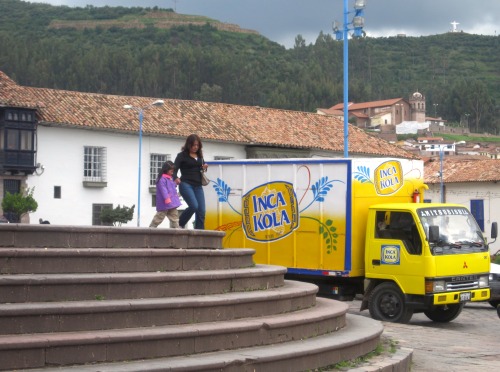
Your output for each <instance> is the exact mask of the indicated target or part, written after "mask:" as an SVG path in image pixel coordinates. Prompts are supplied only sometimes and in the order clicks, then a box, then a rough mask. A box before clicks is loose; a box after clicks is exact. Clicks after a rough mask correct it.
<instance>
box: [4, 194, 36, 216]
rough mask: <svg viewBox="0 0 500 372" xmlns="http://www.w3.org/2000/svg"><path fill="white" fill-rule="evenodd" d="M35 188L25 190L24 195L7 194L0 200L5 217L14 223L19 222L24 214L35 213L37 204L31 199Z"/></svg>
mask: <svg viewBox="0 0 500 372" xmlns="http://www.w3.org/2000/svg"><path fill="white" fill-rule="evenodd" d="M34 190H35V188H31V189H26V195H24V193H23V192H19V193H15V194H11V193H10V192H7V194H6V195H5V197H4V198H3V200H2V209H3V213H4V215H5V217H6V218H7V219H8V220H9V221H10V222H14V223H19V222H21V218H22V217H23V216H24V215H25V214H26V213H31V212H35V211H36V210H37V208H38V203H37V202H36V200H35V198H33V191H34Z"/></svg>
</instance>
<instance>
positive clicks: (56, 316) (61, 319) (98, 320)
mask: <svg viewBox="0 0 500 372" xmlns="http://www.w3.org/2000/svg"><path fill="white" fill-rule="evenodd" d="M316 292H317V287H316V286H315V285H313V284H309V283H302V282H297V281H286V282H285V284H284V286H283V287H280V288H272V289H268V290H266V291H249V292H236V293H224V294H217V295H207V296H186V297H171V298H149V299H132V300H131V299H125V300H108V301H69V302H42V303H40V302H31V303H16V304H3V305H1V306H0V334H3V335H7V334H26V333H44V332H46V333H49V332H74V331H90V330H99V329H113V328H114V329H118V328H138V327H153V326H164V325H178V324H195V323H202V322H215V321H218V322H222V321H226V320H235V319H241V318H248V317H252V316H254V315H255V314H259V316H267V315H273V314H283V313H289V312H293V311H297V310H302V309H306V308H309V307H312V306H314V305H315V302H316Z"/></svg>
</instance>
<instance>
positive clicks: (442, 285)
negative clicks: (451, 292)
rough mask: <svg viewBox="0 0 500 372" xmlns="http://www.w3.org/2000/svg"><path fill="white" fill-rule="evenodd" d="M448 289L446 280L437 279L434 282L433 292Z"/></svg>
mask: <svg viewBox="0 0 500 372" xmlns="http://www.w3.org/2000/svg"><path fill="white" fill-rule="evenodd" d="M445 290H446V282H445V281H444V280H437V281H435V282H434V285H433V288H432V291H433V292H444V291H445Z"/></svg>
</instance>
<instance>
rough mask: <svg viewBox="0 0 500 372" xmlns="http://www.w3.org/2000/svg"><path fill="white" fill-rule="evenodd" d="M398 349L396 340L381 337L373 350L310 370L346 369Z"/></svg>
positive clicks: (387, 355)
mask: <svg viewBox="0 0 500 372" xmlns="http://www.w3.org/2000/svg"><path fill="white" fill-rule="evenodd" d="M397 350H398V341H395V340H392V339H390V338H385V337H383V338H382V339H381V341H380V343H379V344H378V345H377V347H376V348H375V350H373V351H371V352H369V353H368V354H365V355H363V356H360V357H358V358H355V359H351V360H345V361H342V362H339V363H336V364H333V365H330V366H326V367H321V368H316V369H313V370H311V372H323V371H324V372H326V371H347V370H349V369H352V368H357V367H359V366H361V365H363V364H366V363H369V362H370V360H372V359H373V358H375V357H378V356H386V357H387V358H390V357H391V356H392V354H394V353H395V352H396V351H397Z"/></svg>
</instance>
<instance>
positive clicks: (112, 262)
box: [0, 248, 255, 275]
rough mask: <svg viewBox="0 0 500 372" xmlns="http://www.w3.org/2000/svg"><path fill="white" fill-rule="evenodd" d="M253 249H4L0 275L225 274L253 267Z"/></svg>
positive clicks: (1, 251) (0, 252)
mask: <svg viewBox="0 0 500 372" xmlns="http://www.w3.org/2000/svg"><path fill="white" fill-rule="evenodd" d="M254 253H255V251H254V250H253V249H217V250H207V249H161V248H153V249H151V248H140V249H133V248H127V249H123V248H122V249H116V248H104V249H103V248H2V249H0V274H10V275H13V274H57V273H105V272H141V271H142V272H145V271H186V270H216V269H218V270H222V269H234V268H244V267H252V266H253V265H254V263H253V254H254Z"/></svg>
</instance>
